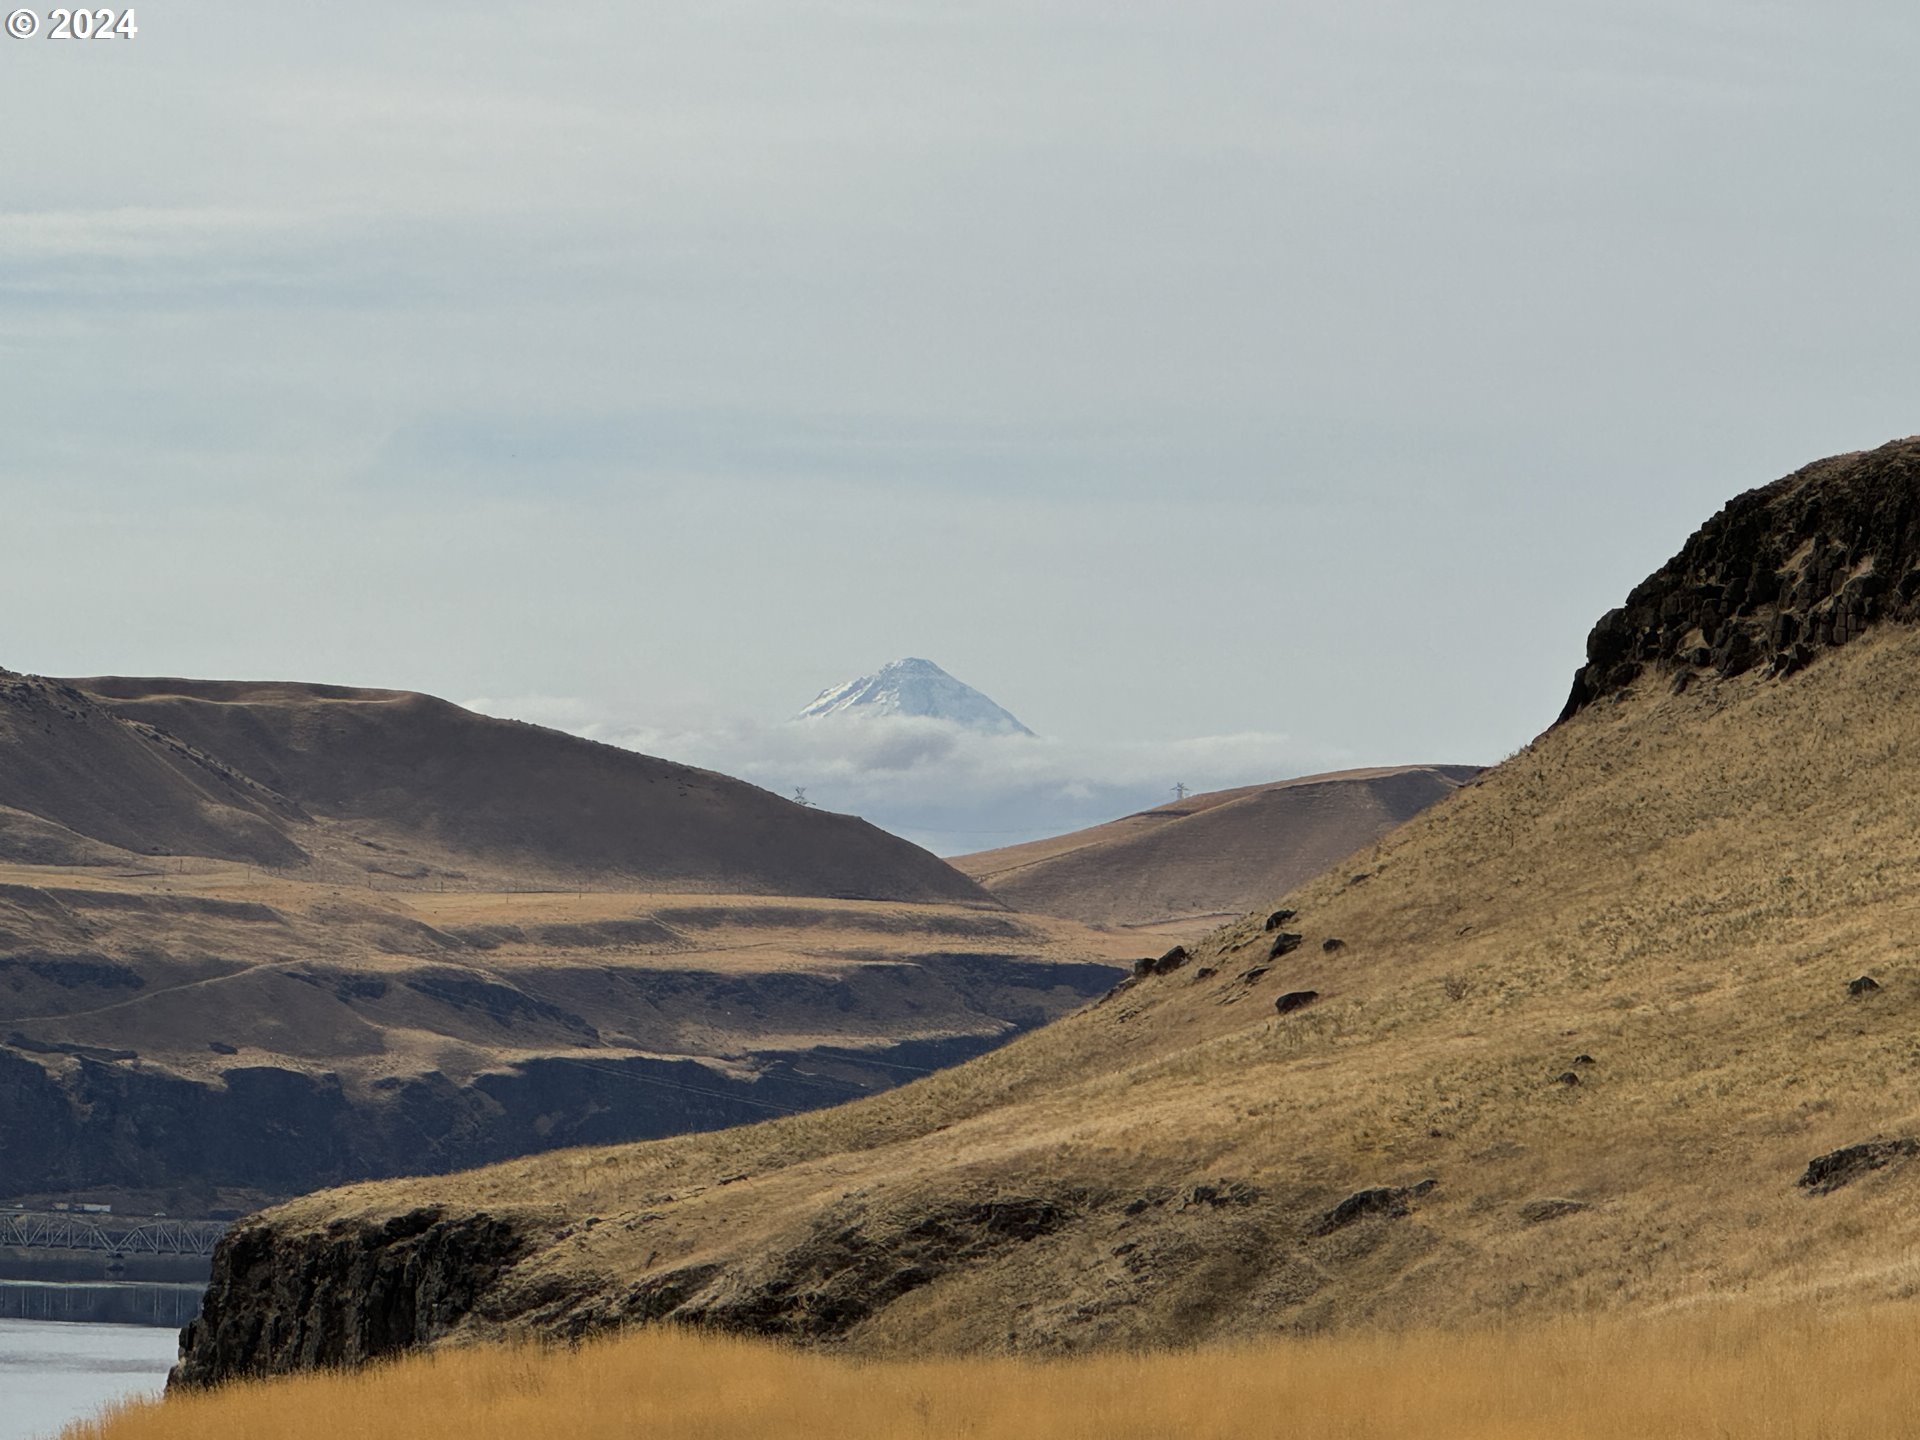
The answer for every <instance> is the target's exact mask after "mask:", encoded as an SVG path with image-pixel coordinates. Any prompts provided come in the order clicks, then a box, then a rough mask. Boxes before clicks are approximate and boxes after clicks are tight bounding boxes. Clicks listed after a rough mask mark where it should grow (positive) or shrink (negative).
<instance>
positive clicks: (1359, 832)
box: [950, 765, 1479, 936]
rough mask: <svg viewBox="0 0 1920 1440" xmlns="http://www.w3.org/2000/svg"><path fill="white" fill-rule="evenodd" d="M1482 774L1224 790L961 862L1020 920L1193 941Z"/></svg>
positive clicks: (1372, 773)
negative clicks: (1146, 931) (1062, 921)
mask: <svg viewBox="0 0 1920 1440" xmlns="http://www.w3.org/2000/svg"><path fill="white" fill-rule="evenodd" d="M1478 773H1479V767H1478V766H1473V765H1401V766H1388V767H1382V768H1378V769H1371V770H1342V771H1337V772H1334V773H1332V774H1327V775H1304V776H1300V777H1299V778H1297V779H1292V780H1280V781H1276V782H1274V783H1273V784H1269V785H1247V786H1242V787H1241V788H1239V789H1237V790H1213V791H1209V792H1207V793H1206V794H1202V795H1189V796H1187V797H1186V798H1185V799H1184V800H1177V801H1173V802H1171V803H1169V804H1166V805H1160V806H1156V807H1155V808H1154V809H1151V810H1142V811H1141V812H1140V813H1139V814H1137V815H1128V816H1124V817H1123V818H1121V819H1119V820H1112V821H1109V822H1108V823H1106V824H1105V825H1095V826H1093V827H1091V828H1090V829H1086V830H1077V831H1074V832H1073V833H1072V834H1069V835H1057V836H1053V837H1051V838H1049V839H1045V840H1033V841H1029V842H1027V843H1026V844H1024V845H1009V846H1006V847H1004V848H1002V849H999V850H983V851H980V852H979V853H977V854H973V855H961V856H959V857H957V858H955V859H954V860H952V861H951V862H950V863H951V864H953V865H954V866H955V867H956V868H958V869H960V870H962V871H964V872H965V873H966V874H968V875H971V876H972V877H973V878H974V879H976V880H978V881H979V882H980V883H981V884H982V885H984V886H985V887H986V888H987V889H988V890H989V891H991V892H992V893H993V894H994V895H995V896H996V897H998V898H999V899H1001V900H1004V901H1006V902H1007V903H1008V904H1009V905H1012V906H1013V907H1014V908H1016V909H1019V910H1031V911H1037V912H1039V913H1040V914H1043V915H1061V916H1065V917H1067V918H1069V919H1073V920H1080V921H1084V922H1086V923H1087V924H1090V925H1119V926H1154V927H1157V928H1163V929H1164V928H1170V927H1174V926H1178V927H1180V928H1181V929H1182V930H1183V931H1184V933H1185V934H1186V935H1187V936H1193V935H1198V934H1203V933H1205V932H1206V931H1207V930H1210V929H1212V928H1213V927H1214V926H1215V925H1217V924H1219V923H1221V922H1222V921H1226V920H1230V919H1232V918H1233V917H1234V916H1236V915H1238V914H1240V913H1241V912H1242V911H1244V910H1247V909H1250V908H1251V907H1253V906H1255V905H1258V904H1260V903H1261V902H1262V901H1264V900H1266V899H1268V898H1270V897H1272V896H1275V895H1279V894H1283V893H1284V892H1286V891H1288V890H1291V889H1292V888H1293V887H1294V886H1296V885H1298V884H1301V883H1302V882H1304V881H1306V880H1309V879H1311V878H1312V877H1313V876H1315V875H1317V874H1319V873H1320V872H1321V871H1322V870H1325V869H1327V868H1328V867H1329V866H1332V865H1334V864H1337V863H1338V862H1339V861H1341V860H1344V859H1345V858H1346V857H1347V856H1349V855H1351V854H1353V852H1354V851H1356V850H1359V849H1361V848H1363V847H1364V846H1366V845H1370V844H1372V843H1373V842H1374V841H1375V840H1378V839H1379V838H1380V837H1381V836H1382V835H1384V834H1386V833H1387V831H1389V830H1391V829H1393V827H1394V826H1396V825H1399V824H1402V823H1403V822H1405V821H1407V820H1409V819H1411V818H1412V817H1413V816H1415V815H1417V814H1419V813H1420V812H1421V811H1422V810H1424V809H1426V808H1427V806H1429V805H1432V804H1433V803H1435V802H1436V801H1438V800H1440V799H1441V798H1443V797H1444V796H1446V795H1449V794H1451V793H1452V792H1453V790H1454V787H1456V786H1457V785H1460V784H1461V783H1462V782H1464V781H1466V780H1469V779H1471V778H1472V777H1473V776H1474V775H1476V774H1478Z"/></svg>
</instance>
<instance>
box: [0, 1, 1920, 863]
mask: <svg viewBox="0 0 1920 1440" xmlns="http://www.w3.org/2000/svg"><path fill="white" fill-rule="evenodd" d="M141 18H142V25H141V28H140V33H139V36H138V38H137V39H136V40H134V41H114V42H106V43H99V42H95V43H89V44H84V45H81V44H59V43H50V42H47V41H46V40H44V39H38V40H34V41H30V42H15V41H0V64H4V66H5V67H6V80H7V86H6V93H5V97H4V99H0V107H4V109H3V110H0V113H3V114H4V115H5V117H6V119H7V120H8V121H9V122H10V124H11V131H10V133H11V135H12V136H13V138H14V140H15V143H14V144H13V145H12V146H10V147H9V148H8V151H7V153H6V154H5V156H4V157H0V196H3V197H4V198H3V199H0V240H3V241H4V244H0V298H3V299H4V305H3V306H0V366H3V367H4V372H3V373H4V374H5V377H6V381H7V383H6V385H5V386H4V388H3V389H0V407H4V409H3V410H0V414H4V417H5V421H6V423H5V425H4V427H0V475H3V476H4V477H5V480H4V485H5V499H6V502H7V528H6V535H7V538H8V541H9V546H8V550H9V555H8V564H7V565H6V567H4V570H0V605H3V606H4V613H5V614H6V615H7V616H8V617H9V620H8V623H7V624H6V625H5V626H4V628H0V665H6V666H9V667H11V668H15V669H21V670H30V671H37V672H40V673H49V674H92V673H132V674H186V675H200V676H217V677H255V676H280V677H289V678H299V679H305V680H315V681H328V682H333V683H340V684H358V685H378V686H394V687H404V688H409V689H419V690H426V691H429V692H432V693H435V694H440V695H444V696H447V697H449V698H452V699H470V698H473V697H489V703H490V704H492V705H495V706H503V707H505V709H506V712H507V713H515V714H523V715H526V716H528V717H529V718H542V717H545V718H547V719H548V720H549V722H550V723H558V724H561V725H563V727H564V728H585V729H588V730H591V731H593V732H594V733H599V734H603V735H614V736H621V737H625V738H626V739H627V740H628V741H629V742H631V743H642V744H652V743H659V744H661V745H663V746H664V745H669V744H671V745H678V746H680V747H681V751H680V753H678V754H674V753H673V752H672V751H671V750H669V751H667V752H666V753H669V754H670V755H671V756H672V758H676V759H686V760H693V761H695V762H697V763H716V761H717V760H724V761H727V762H729V764H731V765H732V766H733V767H734V768H736V769H737V768H739V767H742V766H744V767H746V768H748V769H753V768H754V767H759V769H758V773H757V774H750V775H749V776H748V778H762V777H764V779H763V783H769V784H772V785H774V787H775V788H779V789H782V790H784V789H786V788H787V787H788V786H790V785H794V784H800V785H809V784H810V785H813V786H815V787H816V788H820V787H824V790H826V791H830V792H832V794H822V795H821V797H820V798H821V799H822V801H823V803H832V799H833V794H844V795H845V796H847V797H851V798H852V799H853V800H854V801H856V802H857V803H859V804H862V805H866V806H868V807H870V808H871V807H875V806H883V805H884V804H893V803H894V802H900V805H904V806H907V809H911V810H912V813H911V814H910V815H909V816H908V818H910V819H912V818H916V817H917V819H918V821H919V822H921V823H922V826H923V833H926V834H931V833H932V832H933V831H934V830H937V829H941V828H943V827H945V828H950V829H953V830H955V831H959V830H965V829H968V827H972V830H973V831H974V832H984V831H987V830H992V829H994V828H996V827H995V826H994V825H990V824H988V823H987V822H988V821H989V820H992V819H994V818H995V817H996V816H998V817H999V818H1000V819H1002V820H1007V815H1008V814H1010V813H1011V812H1009V811H1005V810H1004V809H1002V810H997V811H996V810H992V809H991V807H989V808H988V809H985V810H983V809H981V808H980V806H979V805H978V804H974V803H973V802H976V801H979V800H981V798H982V797H983V796H987V795H989V794H990V793H994V785H998V786H999V787H1000V790H1001V791H1003V792H1004V793H1005V794H1006V795H1008V796H1012V795H1013V794H1015V792H1018V791H1020V790H1021V787H1022V786H1023V785H1024V786H1026V787H1027V790H1028V791H1032V790H1033V789H1034V786H1033V784H1031V783H1029V782H1030V781H1031V780H1032V776H1033V774H1038V775H1039V776H1040V781H1039V785H1038V788H1039V791H1040V792H1041V793H1044V794H1050V795H1054V796H1055V797H1056V799H1057V800H1058V802H1059V803H1057V804H1053V805H1052V808H1050V809H1048V810H1047V812H1046V814H1047V816H1049V817H1052V818H1053V819H1054V820H1058V821H1061V822H1065V821H1067V820H1075V821H1080V820H1084V819H1087V818H1105V816H1104V815H1103V814H1097V813H1095V814H1087V815H1083V814H1080V813H1078V811H1075V813H1072V814H1069V813H1068V812H1069V811H1070V810H1074V807H1075V806H1079V807H1081V809H1084V810H1087V811H1099V810H1101V809H1102V808H1103V807H1107V806H1109V805H1112V804H1118V805H1120V808H1121V809H1131V808H1137V806H1138V805H1139V804H1142V803H1154V801H1155V800H1156V799H1157V798H1163V797H1164V796H1165V794H1166V792H1167V789H1168V787H1170V786H1172V785H1173V784H1174V783H1175V782H1176V781H1184V782H1185V783H1187V784H1189V785H1193V786H1196V787H1206V786H1210V785H1214V784H1231V783H1244V782H1251V781H1257V780H1263V779H1272V778H1277V777H1278V775H1280V774H1284V773H1296V774H1297V773H1302V772H1306V771H1311V770H1315V769H1323V768H1329V767H1330V766H1335V765H1359V764H1390V763H1406V762H1448V763H1485V762H1490V761H1493V760H1496V759H1498V758H1499V757H1500V756H1502V755H1504V754H1506V753H1508V752H1510V751H1511V750H1513V749H1514V748H1515V747H1517V746H1518V745H1521V744H1523V743H1524V742H1525V741H1526V740H1528V739H1529V738H1530V737H1532V736H1533V735H1534V734H1536V733H1537V732H1538V731H1540V730H1541V729H1542V728H1543V727H1544V726H1545V725H1547V724H1548V723H1549V722H1550V721H1551V720H1552V719H1553V717H1554V715H1555V714H1556V713H1557V712H1558V710H1559V708H1560V704H1561V702H1562V700H1563V699H1564V697H1565V694H1566V688H1567V684H1568V681H1569V678H1570V676H1571V674H1572V672H1573V670H1574V668H1575V667H1576V665H1578V664H1579V662H1580V660H1581V658H1582V646H1583V641H1584V637H1585V635H1586V632H1587V630H1588V628H1589V627H1590V626H1591V624H1592V623H1593V621H1594V620H1595V619H1596V618H1597V617H1598V616H1599V615H1600V614H1601V613H1602V612H1603V611H1604V610H1606V609H1607V608H1609V607H1610V606H1612V605H1615V604H1617V603H1619V602H1620V600H1621V599H1622V598H1623V597H1624V596H1625V594H1626V592H1627V591H1628V589H1629V588H1631V587H1632V586H1633V585H1634V584H1635V583H1636V582H1637V581H1639V580H1640V579H1641V578H1642V577H1643V576H1644V575H1646V574H1647V573H1648V572H1650V571H1651V570H1653V569H1654V568H1655V567H1657V566H1658V565H1659V564H1660V563H1661V562H1662V561H1664V560H1665V559H1666V558H1667V557H1668V556H1670V555H1671V554H1672V553H1673V552H1674V551H1675V550H1676V549H1677V548H1678V547H1679V545H1680V543H1681V542H1682V541H1683V540H1684V539H1685V537H1686V536H1687V535H1688V534H1689V533H1690V532H1691V531H1692V530H1693V529H1694V528H1695V527H1696V526H1698V525H1699V524H1700V523H1701V522H1702V521H1704V520H1705V519H1706V518H1707V517H1708V516H1709V515H1710V514H1712V513H1713V512H1714V511H1715V510H1717V509H1718V508H1719V506H1720V505H1721V504H1722V503H1723V502H1724V501H1725V500H1726V499H1727V498H1728V497H1729V496H1731V495H1733V494H1734V493H1736V492H1738V491H1741V490H1744V489H1747V488H1750V487H1752V486H1754V485H1758V484H1762V483H1764V482H1766V481H1768V480H1771V479H1773V478H1775V477H1777V476H1779V475H1781V474H1783V473H1786V472H1787V471H1789V470H1792V469H1794V468H1796V467H1798V466H1799V465H1801V464H1804V463H1806V462H1808V461H1811V460H1813V459H1815V458H1817V457H1819V456H1822V455H1826V454H1830V453H1833V452H1836V451H1843V450H1854V449H1862V448H1867V447H1870V446H1873V445H1877V444H1879V443H1881V442H1883V441H1885V440H1887V439H1889V438H1892V437H1894V436H1897V435H1902V434H1906V433H1909V432H1912V431H1914V430H1916V429H1920V423H1916V420H1915V418H1914V417H1915V410H1914V403H1913V399H1912V396H1913V394H1914V391H1915V386H1914V383H1913V382H1914V368H1915V361H1914V359H1913V357H1912V353H1911V347H1910V345H1909V344H1908V336H1909V334H1910V333H1911V332H1912V330H1913V329H1914V322H1915V320H1916V319H1920V315H1916V311H1917V310H1920V286H1917V285H1916V282H1915V280H1914V278H1913V269H1912V266H1911V265H1910V263H1909V261H1908V257H1907V256H1906V253H1905V249H1906V236H1907V234H1908V233H1909V230H1910V226H1909V225H1908V224H1907V223H1906V222H1907V221H1908V219H1909V218H1910V214H1911V211H1912V209H1913V205H1912V201H1911V199H1910V198H1909V194H1908V186H1907V173H1908V170H1909V168H1910V167H1909V166H1908V164H1907V160H1908V154H1907V152H1908V149H1909V148H1910V147H1909V144H1908V140H1907V137H1908V136H1910V135H1911V134H1913V133H1914V132H1915V130H1916V128H1917V127H1916V123H1915V122H1916V121H1920V113H1916V112H1920V100H1916V99H1915V98H1914V96H1913V93H1912V87H1911V86H1909V85H1907V84H1906V71H1907V69H1908V68H1909V66H1908V61H1909V59H1910V58H1911V57H1912V56H1913V55H1914V54H1915V53H1916V51H1917V50H1920V45H1916V41H1920V16H1915V15H1913V14H1910V13H1908V12H1906V11H1903V10H1896V9H1894V8H1892V7H1885V6H1874V5H1865V4H1843V5H1841V6H1839V7H1837V8H1834V7H1829V8H1828V9H1825V10H1822V11H1821V12H1819V13H1818V14H1817V15H1815V14H1811V13H1807V12H1801V11H1798V10H1795V9H1794V8H1792V7H1787V6H1782V5H1772V4H1767V5H1757V6H1756V5H1733V4H1730V3H1724V0H1693V3H1686V4H1681V5H1670V6H1661V7H1652V6H1632V5H1629V6H1619V5H1614V6H1608V7H1600V6H1576V7H1564V8H1562V9H1560V10H1558V11H1554V12H1551V13H1549V12H1547V11H1543V10H1541V9H1540V8H1539V7H1537V6H1527V5H1522V4H1519V3H1517V0H1499V3H1496V4H1493V5H1484V4H1483V5H1474V6H1467V5H1464V4H1441V5H1429V6H1419V7H1414V6H1394V7H1387V8H1385V9H1374V10H1367V11H1364V12H1363V11H1358V10H1354V9H1353V8H1351V7H1335V6H1326V5H1317V4H1301V5H1289V6H1284V7H1274V6H1268V5H1255V4H1251V3H1244V4H1234V3H1205V4H1199V5H1185V6H1178V7H1174V6H1164V5H1146V6H1139V7H1131V8H1128V9H1126V10H1123V11H1119V12H1115V11H1113V10H1112V8H1111V7H1094V6H1091V5H1086V4H1081V3H1061V4H1049V5H1041V6H1030V5H1014V4H1011V3H1006V0H980V3H969V4H965V5H959V6H946V7H940V8H938V9H937V10H928V9H926V8H925V7H918V6H909V5H905V4H889V3H878V0H873V3H866V0H862V3H851V0H850V3H825V4H820V5H814V6H807V7H790V6H781V5H772V4H768V3H766V0H730V3H724V4H719V5H702V6H693V5H683V4H665V5H654V6H646V7H622V6H613V5H604V4H603V5H588V6H586V7H573V8H571V9H570V10H569V11H568V12H566V15H565V16H564V17H560V16H556V15H552V14H541V13H538V12H533V11H526V10H519V9H509V8H507V7H501V6H479V7H460V8H458V9H455V8H454V7H451V6H439V5H427V6H411V7H405V8H402V9H399V10H394V9H391V8H389V7H376V6H372V5H368V4H364V3H357V0H349V3H342V4H338V5H334V6H329V7H326V8H325V9H319V8H306V9H296V10H288V9H284V8H282V9H274V10H266V11H263V10H261V9H259V8H258V7H247V6H241V5H238V4H231V3H215V4H207V5H202V6H196V7H193V8H192V9H191V10H184V9H166V10H155V11H152V12H151V13H146V12H143V13H142V17H141ZM903 655H925V656H928V657H931V658H933V659H935V660H936V661H938V662H939V663H940V664H941V665H943V666H945V667H946V668H947V669H949V670H950V671H952V672H953V673H954V674H956V675H958V676H960V677H962V678H963V679H965V680H966V681H967V682H968V683H970V684H973V685H975V686H977V687H978V688H980V689H981V690H982V691H984V692H985V693H987V694H988V695H990V696H992V697H993V698H994V699H995V700H997V701H999V702H1000V703H1001V704H1003V705H1006V706H1007V707H1008V708H1009V709H1011V710H1012V711H1013V712H1014V713H1016V714H1017V715H1019V716H1020V717H1021V719H1022V720H1024V721H1025V722H1026V723H1027V724H1028V725H1030V726H1032V727H1033V728H1034V729H1035V730H1036V731H1038V732H1039V734H1040V735H1041V736H1042V737H1045V739H1046V741H1047V746H1048V747H1051V748H1047V747H1042V749H1041V750H1040V751H1036V752H1034V753H1035V754H1038V755H1040V756H1041V757H1042V760H1043V761H1044V763H1040V762H1034V763H1036V764H1038V770H1037V771H1024V770H1022V769H1021V768H1020V767H1019V766H1011V767H1000V768H999V769H994V768H993V766H992V765H987V768H986V769H985V770H983V769H982V768H981V766H982V765H983V764H986V762H984V761H981V762H978V763H976V761H975V760H974V759H971V758H968V757H964V756H963V757H961V758H960V760H959V761H955V762H954V763H953V764H951V765H949V766H948V767H947V768H946V769H945V770H942V769H941V767H940V766H937V765H932V766H929V765H920V766H918V767H917V768H916V767H908V768H907V769H906V770H898V769H896V770H888V769H887V768H886V767H885V765H884V764H881V763H879V762H878V761H876V760H874V758H873V757H872V756H869V755H865V754H864V753H862V752H860V751H858V750H857V749H856V750H855V751H852V752H848V753H842V754H837V755H833V756H827V757H820V756H792V757H788V755H787V751H786V750H783V749H782V747H781V745H780V744H777V743H775V742H774V741H772V740H767V739H765V735H766V733H767V730H768V728H769V727H777V726H778V724H779V723H780V722H781V721H782V720H783V719H784V717H785V716H787V715H788V714H790V713H792V711H793V710H795V709H797V708H798V707H799V706H801V705H803V704H804V703H806V701H807V699H808V698H809V697H811V696H812V695H814V694H816V693H818V691H819V690H820V689H821V688H822V687H823V686H826V685H829V684H832V683H835V682H837V681H840V680H844V679H846V678H849V677H851V676H854V675H858V674H861V673H865V672H867V671H870V670H872V669H874V668H875V667H876V666H878V665H879V664H881V663H882V662H884V661H886V660H889V659H893V658H896V657H899V656H903ZM568 717H571V718H568ZM756 745H758V746H759V748H757V749H756V748H755V747H756ZM789 761H790V762H791V763H789ZM1023 763H1025V762H1023ZM1208 765H1213V766H1214V768H1213V769H1211V770H1208V769H1207V768H1206V767H1207V766H1208ZM783 767H784V768H783ZM809 767H811V768H809ZM802 772H805V773H802ZM983 775H987V776H989V777H990V778H992V780H993V784H992V785H986V786H984V788H983V781H982V777H983ZM903 776H911V784H910V785H909V784H908V782H907V781H906V780H903V778H902V777H903ZM943 776H944V778H942V777H943ZM942 786H944V787H945V788H944V789H943V788H942ZM836 787H843V789H836ZM915 787H918V788H915ZM909 791H911V792H912V793H911V794H909V793H908V792H909ZM1123 796H1124V797H1133V798H1126V799H1125V800H1124V803H1122V797H1123ZM909 802H910V803H909ZM961 802H966V803H967V804H971V805H972V807H973V808H971V809H964V808H963V809H962V810H961V811H955V810H954V809H953V808H952V807H953V806H954V805H955V804H958V803H961ZM1007 803H1008V804H1011V803H1012V802H1011V800H1009V801H1008V802H1007ZM913 807H917V808H913ZM907 809H901V808H899V807H898V806H896V808H895V809H894V810H891V811H886V812H885V813H887V814H889V815H892V816H893V823H894V824H896V825H898V824H900V823H902V822H901V821H900V819H899V816H900V815H901V814H906V813H907ZM863 813H866V812H864V811H863ZM877 813H879V812H877V811H876V814H877ZM1029 819H1032V820H1033V823H1039V821H1038V819H1037V818H1035V817H1028V816H1021V817H1017V818H1015V819H1013V820H1007V825H1008V827H1009V828H1011V829H1018V828H1020V827H1021V826H1022V825H1025V824H1027V823H1028V821H1029Z"/></svg>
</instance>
